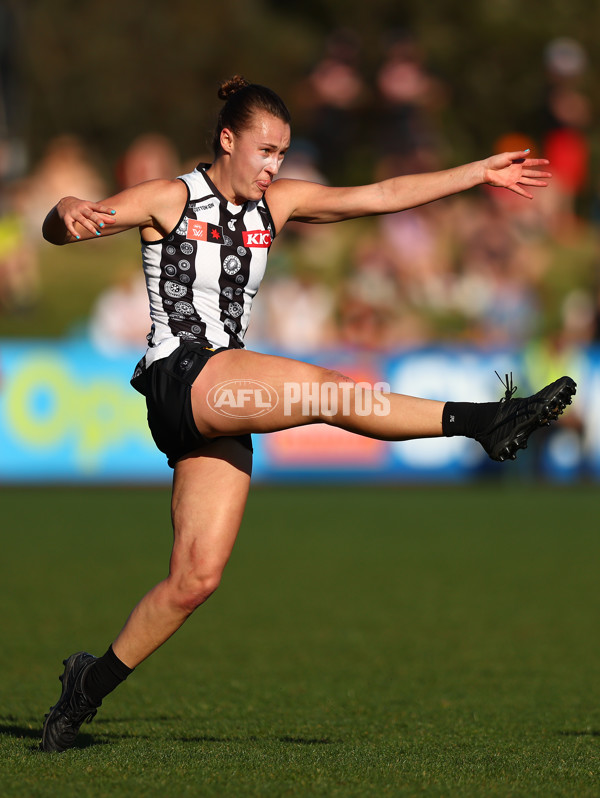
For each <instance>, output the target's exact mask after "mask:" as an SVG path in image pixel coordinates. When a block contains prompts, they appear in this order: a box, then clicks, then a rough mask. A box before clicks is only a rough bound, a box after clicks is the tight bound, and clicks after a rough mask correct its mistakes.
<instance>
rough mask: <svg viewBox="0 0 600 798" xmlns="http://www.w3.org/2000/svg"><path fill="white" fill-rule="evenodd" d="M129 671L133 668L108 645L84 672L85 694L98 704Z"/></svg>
mask: <svg viewBox="0 0 600 798" xmlns="http://www.w3.org/2000/svg"><path fill="white" fill-rule="evenodd" d="M130 673H133V668H128V667H127V665H125V663H124V662H121V660H120V659H119V658H118V657H117V655H116V654H115V652H114V651H113V649H112V646H110V648H109V649H108V651H107V652H106V654H104V656H103V657H98V659H97V660H96V662H94V664H93V665H91V666H90V668H89V670H88V672H87V673H86V674H85V682H84V685H83V687H84V690H85V694H86V696H87V697H88V698H89V699H90V700H91V701H93V702H94V703H95V704H99V703H100V702H101V701H102V699H103V698H104V697H105V696H107V695H108V694H109V693H111V692H112V691H113V690H114V689H115V687H118V686H119V685H120V684H121V682H124V681H125V679H126V678H127V677H128V676H129V674H130Z"/></svg>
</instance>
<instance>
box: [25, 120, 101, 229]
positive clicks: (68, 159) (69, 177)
mask: <svg viewBox="0 0 600 798" xmlns="http://www.w3.org/2000/svg"><path fill="white" fill-rule="evenodd" d="M69 190H73V191H75V192H79V193H80V195H81V196H88V197H89V196H92V197H103V196H106V192H107V185H106V182H105V180H104V179H103V178H102V177H101V175H100V172H99V170H98V169H97V168H96V166H95V165H94V163H93V160H92V157H91V155H90V153H89V152H88V150H87V148H86V147H85V145H84V144H83V143H82V142H81V141H80V139H78V138H77V137H76V136H70V135H62V136H57V137H56V138H54V139H53V140H52V141H51V142H50V143H49V144H48V146H47V148H46V151H45V152H44V154H43V156H42V158H41V160H40V162H39V163H38V165H37V166H36V167H35V168H34V170H33V172H32V173H31V175H30V177H29V178H27V179H26V180H25V182H24V184H23V191H24V194H23V202H22V209H23V215H24V221H25V225H26V227H27V229H28V230H31V231H35V235H36V236H39V243H40V244H41V243H42V236H41V233H39V232H38V231H39V230H41V225H42V222H43V221H44V218H45V216H46V213H47V208H48V205H49V204H51V203H52V201H53V199H54V198H55V197H57V196H62V195H63V194H64V193H68V191H69ZM32 235H34V234H33V233H32Z"/></svg>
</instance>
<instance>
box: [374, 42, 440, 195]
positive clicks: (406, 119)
mask: <svg viewBox="0 0 600 798" xmlns="http://www.w3.org/2000/svg"><path fill="white" fill-rule="evenodd" d="M375 82H376V88H377V92H378V98H379V104H378V113H376V114H375V116H374V118H375V120H376V123H377V124H376V132H375V138H376V140H378V147H379V153H380V167H381V168H382V169H383V171H384V172H385V173H386V174H413V173H416V172H426V171H431V170H433V169H438V168H440V164H439V159H438V157H437V153H438V152H439V148H440V144H439V140H438V124H437V123H436V121H435V119H434V116H435V113H436V112H438V111H439V110H440V108H441V107H442V106H443V105H444V104H445V101H446V91H445V88H444V86H443V85H442V83H441V82H440V81H439V80H437V79H436V78H435V77H434V76H433V75H431V74H430V73H429V72H428V70H427V69H426V67H425V65H424V59H423V53H422V51H421V49H420V47H419V45H418V43H417V42H416V40H415V39H414V38H413V37H412V35H410V34H409V33H408V32H398V33H395V34H394V35H393V36H392V37H391V39H390V41H389V43H388V44H387V46H386V54H385V59H384V61H383V63H382V65H381V66H380V68H379V71H378V72H377V75H376V79H375ZM377 177H378V179H383V178H381V177H380V176H379V174H378V175H377Z"/></svg>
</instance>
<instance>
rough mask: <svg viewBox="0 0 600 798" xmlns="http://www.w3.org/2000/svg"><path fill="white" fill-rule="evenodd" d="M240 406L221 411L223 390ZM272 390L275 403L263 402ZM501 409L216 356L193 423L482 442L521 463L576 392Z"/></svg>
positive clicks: (559, 384)
mask: <svg viewBox="0 0 600 798" xmlns="http://www.w3.org/2000/svg"><path fill="white" fill-rule="evenodd" d="M223 385H226V386H227V387H228V389H229V393H230V394H231V395H232V396H236V395H237V397H238V399H239V401H235V402H233V403H231V405H230V406H229V407H228V408H227V412H223V406H220V407H219V406H218V401H219V400H218V399H217V397H219V396H220V397H221V398H223V392H221V394H219V390H220V389H219V386H223ZM261 386H263V387H264V386H268V392H269V393H272V395H273V397H275V399H276V401H272V402H271V403H270V406H269V407H268V409H267V410H265V407H264V402H261V399H260V397H261V394H262V388H261ZM505 388H506V393H505V396H504V397H503V398H502V399H501V400H500V401H498V402H484V403H473V402H437V401H432V400H429V399H420V398H416V397H412V396H405V395H402V394H395V393H382V391H381V390H378V389H377V386H376V385H375V386H364V385H361V384H360V383H357V384H355V383H354V382H353V381H352V380H350V379H348V378H347V377H344V376H343V375H342V374H339V373H337V372H335V371H330V370H327V369H323V368H320V367H318V366H313V365H310V364H306V363H301V362H298V361H295V360H291V359H288V358H282V357H276V356H271V355H260V354H257V353H255V352H247V351H245V350H228V351H226V352H220V353H218V354H217V355H215V356H214V357H213V358H211V360H210V361H209V362H208V363H207V365H206V366H205V368H204V369H203V371H202V372H201V373H200V374H199V375H198V378H197V379H196V382H195V383H194V385H193V387H192V406H193V411H194V419H195V422H196V425H197V427H198V429H199V430H200V432H201V433H202V434H204V435H206V436H208V437H211V436H215V435H233V434H241V433H245V432H273V431H276V430H281V429H287V428H289V427H296V426H301V425H303V424H311V423H316V422H323V423H326V424H331V425H333V426H336V427H340V428H342V429H346V430H349V431H351V432H356V433H358V434H361V435H365V436H368V437H372V438H378V439H380V440H391V441H401V440H408V439H415V438H432V437H438V436H441V435H446V436H453V435H463V436H466V437H470V438H474V439H475V440H477V441H478V442H479V443H480V444H481V445H482V447H483V448H484V450H485V451H486V453H487V454H488V455H489V457H490V458H491V459H492V460H500V461H502V460H506V459H514V458H515V457H516V454H517V450H518V449H525V448H526V447H527V442H528V439H529V436H530V435H531V434H532V433H533V432H535V430H536V429H538V428H539V427H540V426H544V425H547V424H549V423H550V422H552V421H554V420H556V419H557V418H558V416H559V415H560V414H561V413H562V412H563V410H564V409H565V407H566V406H567V405H569V404H571V398H572V396H573V395H574V394H575V390H576V385H575V383H574V382H573V380H572V379H571V378H570V377H561V378H560V379H558V380H556V381H555V382H553V383H551V384H550V385H547V386H546V387H545V388H542V390H540V391H538V393H536V394H534V395H533V396H530V397H526V398H524V399H520V398H513V394H514V392H515V390H516V387H513V386H512V381H511V382H510V384H509V381H508V377H507V384H506V385H505Z"/></svg>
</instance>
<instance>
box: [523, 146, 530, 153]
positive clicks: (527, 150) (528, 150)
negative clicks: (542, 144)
mask: <svg viewBox="0 0 600 798" xmlns="http://www.w3.org/2000/svg"><path fill="white" fill-rule="evenodd" d="M523 152H531V150H530V149H529V147H527V149H526V150H523Z"/></svg>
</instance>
